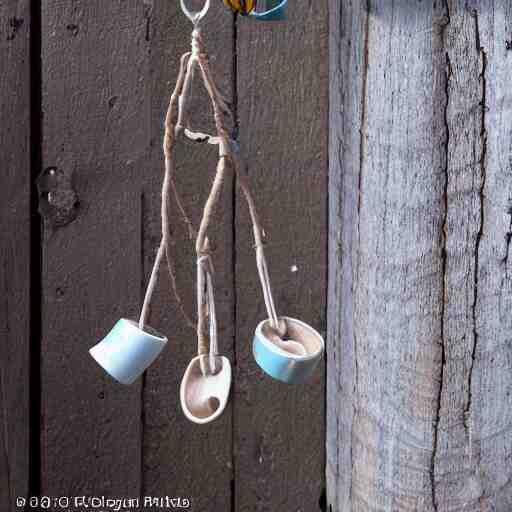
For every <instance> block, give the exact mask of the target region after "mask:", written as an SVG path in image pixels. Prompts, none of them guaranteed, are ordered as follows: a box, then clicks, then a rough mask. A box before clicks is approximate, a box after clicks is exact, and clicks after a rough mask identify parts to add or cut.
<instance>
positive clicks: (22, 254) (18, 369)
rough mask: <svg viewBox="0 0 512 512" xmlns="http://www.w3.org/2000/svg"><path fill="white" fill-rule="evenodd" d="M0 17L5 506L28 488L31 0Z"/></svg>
mask: <svg viewBox="0 0 512 512" xmlns="http://www.w3.org/2000/svg"><path fill="white" fill-rule="evenodd" d="M0 20H1V23H0V53H1V55H2V58H1V59H0V120H1V121H0V122H1V130H0V155H1V159H2V186H1V187H0V232H1V233H2V235H1V236H2V243H1V245H0V247H1V250H0V294H1V297H2V299H1V304H2V305H1V306H0V345H1V347H2V348H1V354H2V355H1V357H0V425H1V427H0V509H1V510H15V508H16V501H15V499H16V497H17V496H27V495H28V486H29V369H30V357H29V356H30V275H31V273H30V231H31V230H30V227H31V220H30V210H31V205H30V203H31V201H30V196H31V194H30V175H31V169H30V155H31V152H30V144H31V140H30V120H31V117H30V78H31V75H30V44H29V41H30V38H29V36H30V22H31V18H30V2H28V1H14V0H9V1H6V2H1V3H0ZM34 341H36V340H34Z"/></svg>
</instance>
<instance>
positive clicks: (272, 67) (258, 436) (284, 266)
mask: <svg viewBox="0 0 512 512" xmlns="http://www.w3.org/2000/svg"><path fill="white" fill-rule="evenodd" d="M295 4H296V5H294V7H293V9H289V12H288V21H287V22H286V23H275V24H273V23H260V22H254V21H252V20H247V19H243V18H238V22H237V35H238V37H237V49H238V51H237V70H238V76H237V84H238V87H237V97H238V113H239V126H240V140H241V145H242V154H243V156H244V158H245V159H246V164H247V167H246V169H245V171H246V172H248V175H249V180H250V184H251V188H252V190H253V192H254V194H255V200H256V202H257V206H258V208H259V210H260V213H261V217H262V224H263V226H264V228H265V229H266V232H267V233H268V236H269V244H268V249H267V257H268V263H269V269H270V274H271V275H270V277H271V281H272V285H273V290H274V295H275V299H276V306H277V309H278V313H280V314H283V315H289V316H292V317H295V318H300V319H303V320H304V321H306V322H308V323H310V324H311V325H313V326H314V327H316V328H317V329H318V330H319V331H320V332H324V331H325V295H326V277H327V276H326V258H327V254H326V244H327V240H326V233H327V219H326V191H327V174H326V166H327V162H326V157H327V155H326V152H327V147H326V142H327V141H326V137H325V126H326V122H327V82H326V81H327V66H326V64H327V5H326V4H325V3H324V2H307V1H298V2H295ZM236 217H237V218H236V253H235V254H236V290H237V295H236V298H237V301H236V340H235V342H236V345H235V353H236V362H237V366H236V373H235V393H234V410H235V417H234V422H233V431H234V435H235V439H234V443H235V445H234V463H235V465H234V470H235V482H234V483H235V510H237V511H240V512H241V511H244V512H245V511H250V510H251V511H252V510H261V511H263V510H283V511H284V510H287V511H292V510H293V511H304V512H306V511H307V512H310V511H313V510H318V509H319V508H320V501H321V494H322V490H323V478H322V473H323V467H324V450H323V449H322V444H323V439H324V431H325V429H324V368H323V365H322V367H320V368H319V369H318V371H317V373H316V374H315V376H314V379H313V382H311V383H309V384H307V385H301V386H288V385H285V384H282V383H279V382H276V381H273V380H272V379H271V378H270V377H268V376H265V375H264V374H263V372H262V371H261V370H260V369H259V368H258V367H257V365H256V363H255V362H254V360H253V356H252V336H253V334H254V329H255V328H256V325H257V324H258V323H259V322H260V321H261V320H263V319H264V318H265V314H266V313H265V307H264V303H263V297H262V292H261V289H260V285H259V280H258V277H257V272H256V265H255V254H254V248H253V244H254V241H253V238H252V231H251V227H250V221H249V215H248V209H247V205H246V204H245V202H244V200H243V198H242V196H240V195H238V196H237V197H236ZM294 266H296V267H297V269H296V271H294V269H293V267H294Z"/></svg>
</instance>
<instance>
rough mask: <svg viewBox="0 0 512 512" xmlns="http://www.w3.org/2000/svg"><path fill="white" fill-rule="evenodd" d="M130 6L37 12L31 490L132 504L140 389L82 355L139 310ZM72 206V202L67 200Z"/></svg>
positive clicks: (96, 4) (86, 4) (140, 36)
mask: <svg viewBox="0 0 512 512" xmlns="http://www.w3.org/2000/svg"><path fill="white" fill-rule="evenodd" d="M147 47H148V44H147V41H146V18H145V8H144V4H143V3H142V2H140V1H138V0H129V1H122V0H112V1H109V2H104V1H100V0H94V1H90V0H86V1H76V2H61V1H57V0H55V1H48V2H43V3H42V64H43V69H42V89H43V110H44V118H43V125H42V130H43V168H44V169H48V167H50V166H53V167H55V169H56V170H55V173H54V174H53V175H51V174H50V171H49V170H46V171H44V172H43V174H42V175H41V178H40V180H39V183H40V186H41V187H43V188H44V187H49V188H50V191H49V193H46V195H45V196H43V197H42V199H41V206H40V208H41V211H42V213H43V214H44V220H45V222H44V247H43V305H42V308H43V315H42V316H43V318H42V324H43V340H42V400H43V411H42V434H41V435H42V441H41V445H42V447H41V448H42V468H41V471H42V492H43V493H44V494H47V495H50V496H60V495H68V496H75V495H80V494H85V495H91V496H102V495H104V496H119V497H137V496H139V493H140V491H141V466H142V464H141V407H140V403H141V400H140V394H141V390H140V385H139V384H135V385H133V386H131V387H126V386H122V385H120V384H118V383H116V382H114V381H113V379H111V378H110V377H109V376H107V375H106V374H105V372H104V371H103V369H101V368H100V367H99V366H98V365H97V364H96V363H95V361H94V360H93V359H92V358H91V357H90V356H89V354H88V349H89V348H90V347H91V346H92V345H94V344H95V343H96V342H97V341H99V340H100V339H101V338H102V336H104V335H105V334H106V333H107V332H108V330H109V329H110V328H111V327H112V326H113V324H114V322H116V321H117V320H118V319H119V318H121V317H128V318H136V317H137V315H138V310H139V307H140V302H141V293H142V290H141V280H142V262H141V257H140V254H141V197H140V180H141V178H142V175H143V172H144V165H145V157H146V156H147V148H148V144H149V138H148V135H147V132H146V127H147V123H146V122H144V119H145V111H144V106H145V103H144V94H145V89H144V78H145V73H146V62H147ZM76 201H78V202H76Z"/></svg>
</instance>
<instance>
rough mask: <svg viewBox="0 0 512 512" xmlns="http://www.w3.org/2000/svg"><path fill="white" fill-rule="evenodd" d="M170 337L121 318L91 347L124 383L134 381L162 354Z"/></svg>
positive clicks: (97, 357) (108, 368) (100, 361)
mask: <svg viewBox="0 0 512 512" xmlns="http://www.w3.org/2000/svg"><path fill="white" fill-rule="evenodd" d="M166 343H167V338H166V337H165V336H163V335H161V334H160V333H158V332H157V331H155V330H154V329H152V328H151V327H148V326H146V327H145V329H144V330H142V329H141V328H140V327H139V325H138V324H137V322H134V321H133V320H127V319H125V318H123V319H121V320H119V321H118V322H117V323H116V324H115V325H114V327H113V328H112V330H111V331H110V332H109V333H108V334H107V336H106V337H105V338H103V340H102V341H100V342H99V343H98V344H97V345H95V346H94V347H92V348H91V349H90V350H89V353H90V354H91V356H92V357H93V358H94V359H95V360H96V362H97V363H98V364H99V365H100V366H101V367H102V368H103V369H104V370H105V371H106V372H107V373H108V374H110V375H111V376H112V377H114V379H116V380H117V381H119V382H121V384H132V383H133V382H134V381H135V380H137V379H138V378H139V377H140V376H141V375H142V374H143V373H144V371H145V370H146V369H147V368H148V367H149V366H150V365H151V363H153V361H154V360H155V359H156V358H157V357H158V355H159V354H160V352H161V351H162V349H163V348H164V347H165V345H166Z"/></svg>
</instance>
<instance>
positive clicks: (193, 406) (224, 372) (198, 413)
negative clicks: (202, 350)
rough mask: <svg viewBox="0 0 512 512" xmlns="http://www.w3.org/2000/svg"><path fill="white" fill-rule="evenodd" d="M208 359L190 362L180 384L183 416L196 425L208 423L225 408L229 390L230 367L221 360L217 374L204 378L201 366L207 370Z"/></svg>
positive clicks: (201, 358)
mask: <svg viewBox="0 0 512 512" xmlns="http://www.w3.org/2000/svg"><path fill="white" fill-rule="evenodd" d="M208 358H209V356H208V355H203V356H197V357H194V359H192V361H190V364H189V365H188V367H187V370H186V371H185V375H184V376H183V379H182V381H181V387H180V399H181V408H182V409H183V413H184V414H185V416H186V417H187V418H188V419H189V420H190V421H192V422H194V423H198V424H205V423H210V422H211V421H213V420H215V419H216V418H218V417H219V416H220V415H221V414H222V413H223V411H224V409H225V408H226V405H227V403H228V399H229V391H230V388H231V363H230V362H229V359H227V358H226V357H224V356H217V366H220V370H219V371H218V372H217V373H215V374H212V373H207V374H206V375H203V372H202V370H201V363H202V364H203V366H206V367H209V363H208Z"/></svg>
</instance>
